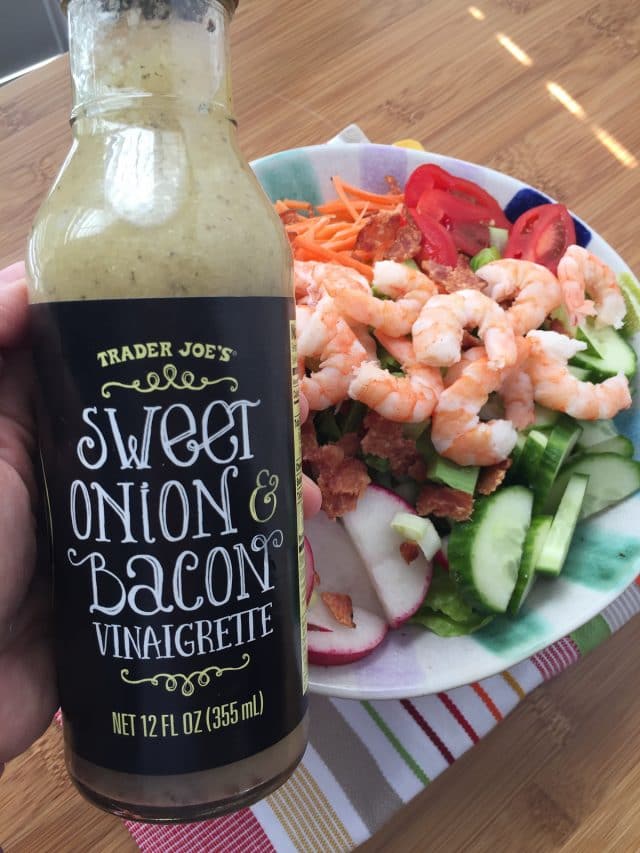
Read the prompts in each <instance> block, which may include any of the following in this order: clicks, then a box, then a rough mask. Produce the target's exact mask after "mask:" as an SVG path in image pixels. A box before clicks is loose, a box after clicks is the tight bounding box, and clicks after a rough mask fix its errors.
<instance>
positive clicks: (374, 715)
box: [362, 702, 431, 785]
mask: <svg viewBox="0 0 640 853" xmlns="http://www.w3.org/2000/svg"><path fill="white" fill-rule="evenodd" d="M362 707H363V708H364V709H365V711H366V712H367V714H369V716H370V717H371V719H372V720H373V721H374V723H375V724H376V725H377V726H378V728H379V729H380V731H381V732H382V733H383V734H384V736H385V737H386V738H387V740H388V741H389V743H390V744H391V745H392V746H393V748H394V749H395V750H396V752H397V753H398V755H400V756H401V757H402V758H403V759H404V761H405V762H406V763H407V765H408V766H409V767H410V768H411V770H413V772H414V773H415V775H416V776H417V777H418V779H419V780H420V781H421V782H422V784H423V785H428V784H429V782H430V781H431V780H430V779H429V777H428V776H427V774H426V773H425V772H424V770H423V769H422V767H420V765H419V764H418V763H417V761H415V760H414V759H413V758H412V756H411V755H409V753H408V752H407V750H406V749H405V748H404V746H403V745H402V744H401V743H400V741H399V740H398V738H397V737H396V736H395V735H394V733H393V732H392V731H391V729H390V728H389V726H388V725H387V724H386V723H385V721H384V720H383V719H382V717H381V716H380V714H379V713H378V712H377V711H376V709H375V708H374V707H373V705H371V703H370V702H363V703H362Z"/></svg>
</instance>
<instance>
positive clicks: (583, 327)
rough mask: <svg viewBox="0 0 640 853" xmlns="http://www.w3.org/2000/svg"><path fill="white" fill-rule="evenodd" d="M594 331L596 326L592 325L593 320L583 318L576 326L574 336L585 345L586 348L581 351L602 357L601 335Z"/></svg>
mask: <svg viewBox="0 0 640 853" xmlns="http://www.w3.org/2000/svg"><path fill="white" fill-rule="evenodd" d="M595 332H596V327H595V326H594V325H593V320H589V319H585V320H583V321H582V322H581V323H580V325H579V326H577V327H576V333H575V337H576V338H577V339H578V340H579V341H583V342H584V343H585V344H586V345H587V348H586V350H582V352H584V353H586V354H587V355H596V356H599V357H600V358H603V357H604V348H603V347H602V341H601V336H599V335H597V334H596V333H595Z"/></svg>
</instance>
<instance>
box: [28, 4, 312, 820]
mask: <svg viewBox="0 0 640 853" xmlns="http://www.w3.org/2000/svg"><path fill="white" fill-rule="evenodd" d="M236 5H237V3H236V2H235V1H234V0H70V2H69V3H68V14H69V27H70V45H71V47H70V60H71V74H72V79H73V89H74V108H73V114H72V127H73V137H74V138H73V145H72V148H71V151H70V153H69V155H68V157H67V159H66V162H65V163H64V165H63V167H62V170H61V172H60V174H59V176H58V178H57V179H56V181H55V183H54V186H53V188H52V190H51V192H50V194H49V196H48V197H47V199H46V200H45V202H44V204H43V205H42V208H41V210H40V211H39V213H38V216H37V218H36V221H35V223H34V227H33V232H32V236H31V239H30V243H29V247H28V271H29V277H30V282H31V301H32V309H31V310H32V327H33V338H34V353H35V361H36V371H37V376H38V384H39V388H40V435H41V458H42V469H43V479H44V482H45V486H46V488H45V490H44V491H45V498H46V501H47V505H48V515H49V519H50V530H51V552H52V560H53V566H54V614H55V631H56V659H57V670H58V683H59V694H60V701H61V706H62V710H63V714H64V733H65V744H66V760H67V767H68V770H69V773H70V775H71V778H72V779H73V781H74V783H75V784H76V786H77V787H78V788H79V789H80V791H82V792H83V793H84V794H85V796H86V797H88V799H89V800H91V801H92V802H93V803H95V804H97V805H99V806H101V807H103V808H105V809H107V810H109V811H112V812H114V813H116V814H119V815H122V816H126V817H128V818H132V819H137V820H150V821H186V820H189V821H191V820H196V819H201V818H207V817H211V816H213V815H216V814H220V813H223V812H226V811H229V810H232V809H237V808H240V807H242V806H245V805H247V804H249V803H251V802H254V801H255V800H257V799H259V798H261V797H263V796H264V795H266V794H268V793H269V792H270V791H271V790H273V789H274V788H276V787H277V786H278V785H280V784H281V783H282V782H283V781H284V780H285V779H286V778H287V777H288V776H289V774H290V773H291V772H292V770H293V769H294V768H295V766H296V765H297V763H298V762H299V760H300V758H301V756H302V753H303V751H304V749H305V745H306V733H307V712H306V646H305V639H306V637H305V635H304V553H303V538H302V507H301V498H302V484H301V462H300V449H299V440H298V427H299V411H298V405H297V386H296V369H295V368H296V360H295V329H294V325H293V320H294V307H293V290H292V272H291V256H290V251H289V246H288V243H287V240H286V237H285V235H284V232H283V229H282V228H281V224H280V221H279V219H278V217H277V216H276V215H275V213H274V212H273V210H272V207H271V205H270V203H269V201H268V199H267V198H266V196H265V195H264V194H263V192H262V190H261V189H260V187H259V185H258V183H257V181H256V179H255V177H254V176H253V173H252V172H251V170H250V169H249V167H248V165H247V164H246V162H245V161H244V160H243V159H242V157H241V155H240V153H239V151H238V147H237V143H236V135H235V122H234V120H233V116H232V106H231V86H230V78H229V69H228V37H227V29H228V25H229V22H230V19H231V16H232V14H233V12H234V11H235V6H236Z"/></svg>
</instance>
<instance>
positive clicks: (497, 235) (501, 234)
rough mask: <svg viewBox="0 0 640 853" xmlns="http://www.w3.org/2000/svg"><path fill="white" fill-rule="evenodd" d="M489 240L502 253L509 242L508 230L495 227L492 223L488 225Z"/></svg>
mask: <svg viewBox="0 0 640 853" xmlns="http://www.w3.org/2000/svg"><path fill="white" fill-rule="evenodd" d="M489 242H490V243H491V245H492V246H494V247H495V248H496V249H497V250H498V251H499V252H500V254H502V252H504V250H505V249H506V248H507V243H508V242H509V232H508V231H507V229H506V228H496V227H495V226H494V225H490V226H489Z"/></svg>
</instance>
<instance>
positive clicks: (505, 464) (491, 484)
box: [476, 459, 511, 495]
mask: <svg viewBox="0 0 640 853" xmlns="http://www.w3.org/2000/svg"><path fill="white" fill-rule="evenodd" d="M510 467H511V459H503V461H502V462H498V463H497V464H496V465H488V466H487V467H486V468H482V469H481V470H480V475H479V476H478V483H477V485H476V490H477V492H478V494H480V495H491V494H493V492H495V490H496V489H497V488H498V486H501V485H502V482H503V480H504V478H505V477H506V475H507V471H508V470H509V468H510Z"/></svg>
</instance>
